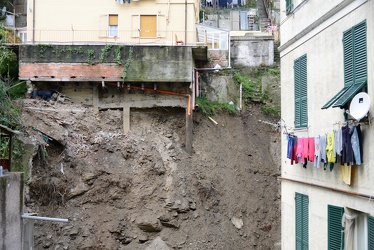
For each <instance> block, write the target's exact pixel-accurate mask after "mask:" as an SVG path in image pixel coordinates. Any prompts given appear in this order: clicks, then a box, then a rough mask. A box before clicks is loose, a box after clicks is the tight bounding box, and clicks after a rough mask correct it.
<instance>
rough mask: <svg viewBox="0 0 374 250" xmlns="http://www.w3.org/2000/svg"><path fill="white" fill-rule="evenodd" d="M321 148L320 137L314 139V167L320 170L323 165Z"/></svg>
mask: <svg viewBox="0 0 374 250" xmlns="http://www.w3.org/2000/svg"><path fill="white" fill-rule="evenodd" d="M321 157H322V154H321V146H320V136H319V135H318V136H316V137H314V163H313V166H314V167H316V168H319V167H320V165H321Z"/></svg>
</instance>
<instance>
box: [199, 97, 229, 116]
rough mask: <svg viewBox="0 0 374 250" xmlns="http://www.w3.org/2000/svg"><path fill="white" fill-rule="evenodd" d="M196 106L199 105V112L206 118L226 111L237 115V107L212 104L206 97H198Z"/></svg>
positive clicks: (217, 103) (226, 104)
mask: <svg viewBox="0 0 374 250" xmlns="http://www.w3.org/2000/svg"><path fill="white" fill-rule="evenodd" d="M196 104H197V105H198V107H199V110H201V112H202V113H203V115H205V116H211V115H213V114H215V113H216V112H217V111H226V112H228V113H229V114H235V113H236V109H235V105H233V104H228V103H219V102H212V101H209V100H208V99H206V98H205V97H197V98H196Z"/></svg>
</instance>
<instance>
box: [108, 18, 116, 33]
mask: <svg viewBox="0 0 374 250" xmlns="http://www.w3.org/2000/svg"><path fill="white" fill-rule="evenodd" d="M108 36H109V37H115V36H118V15H109V27H108Z"/></svg>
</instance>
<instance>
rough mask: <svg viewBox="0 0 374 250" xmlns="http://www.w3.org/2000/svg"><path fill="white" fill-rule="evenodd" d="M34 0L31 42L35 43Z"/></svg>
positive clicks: (33, 5) (33, 3) (33, 2)
mask: <svg viewBox="0 0 374 250" xmlns="http://www.w3.org/2000/svg"><path fill="white" fill-rule="evenodd" d="M35 1H36V0H33V1H32V43H35Z"/></svg>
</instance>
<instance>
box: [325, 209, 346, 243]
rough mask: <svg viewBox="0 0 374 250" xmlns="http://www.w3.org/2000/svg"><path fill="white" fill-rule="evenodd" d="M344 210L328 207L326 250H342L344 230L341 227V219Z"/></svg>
mask: <svg viewBox="0 0 374 250" xmlns="http://www.w3.org/2000/svg"><path fill="white" fill-rule="evenodd" d="M343 213H344V208H342V207H337V206H333V205H328V208H327V220H328V223H327V227H328V229H327V234H328V239H327V241H328V248H327V249H328V250H343V249H344V231H343V230H344V228H343V227H342V217H343Z"/></svg>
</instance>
